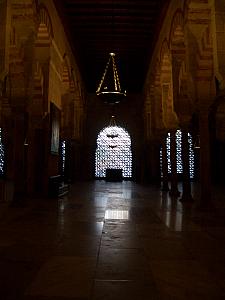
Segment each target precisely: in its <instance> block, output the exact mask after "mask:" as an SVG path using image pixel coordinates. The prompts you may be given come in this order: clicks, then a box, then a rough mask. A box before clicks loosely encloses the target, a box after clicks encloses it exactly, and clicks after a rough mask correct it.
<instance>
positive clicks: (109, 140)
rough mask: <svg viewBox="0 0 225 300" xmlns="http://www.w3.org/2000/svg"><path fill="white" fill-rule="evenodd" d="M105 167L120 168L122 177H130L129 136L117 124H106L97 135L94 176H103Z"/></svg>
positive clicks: (130, 155)
mask: <svg viewBox="0 0 225 300" xmlns="http://www.w3.org/2000/svg"><path fill="white" fill-rule="evenodd" d="M107 169H121V170H122V176H123V178H131V177H132V152H131V138H130V135H129V134H128V132H127V131H126V130H125V129H123V128H122V127H119V126H108V127H106V128H104V129H103V130H102V131H101V132H100V133H99V135H98V138H97V148H96V152H95V177H97V178H105V177H106V170H107Z"/></svg>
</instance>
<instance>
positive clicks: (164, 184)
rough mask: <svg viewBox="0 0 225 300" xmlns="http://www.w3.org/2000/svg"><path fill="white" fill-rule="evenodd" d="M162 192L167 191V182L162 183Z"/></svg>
mask: <svg viewBox="0 0 225 300" xmlns="http://www.w3.org/2000/svg"><path fill="white" fill-rule="evenodd" d="M161 190H162V191H163V192H168V191H169V190H170V188H169V185H168V183H163V184H162V189H161Z"/></svg>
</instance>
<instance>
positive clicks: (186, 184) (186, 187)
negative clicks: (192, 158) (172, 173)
mask: <svg viewBox="0 0 225 300" xmlns="http://www.w3.org/2000/svg"><path fill="white" fill-rule="evenodd" d="M182 162H183V178H182V186H183V193H182V197H181V199H180V201H182V202H190V201H193V198H192V195H191V182H190V167H189V142H188V130H187V129H183V130H182Z"/></svg>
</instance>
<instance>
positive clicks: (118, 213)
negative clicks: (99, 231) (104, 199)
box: [105, 210, 129, 220]
mask: <svg viewBox="0 0 225 300" xmlns="http://www.w3.org/2000/svg"><path fill="white" fill-rule="evenodd" d="M105 219H106V220H128V219H129V211H128V210H106V212H105Z"/></svg>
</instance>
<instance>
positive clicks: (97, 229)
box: [0, 181, 225, 300]
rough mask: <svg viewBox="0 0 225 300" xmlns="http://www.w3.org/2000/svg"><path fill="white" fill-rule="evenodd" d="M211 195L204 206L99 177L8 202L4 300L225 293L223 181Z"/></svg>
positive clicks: (0, 277) (1, 233)
mask: <svg viewBox="0 0 225 300" xmlns="http://www.w3.org/2000/svg"><path fill="white" fill-rule="evenodd" d="M194 196H195V199H198V197H199V196H198V189H197V188H196V189H194ZM213 197H214V204H215V207H214V209H213V211H211V212H209V211H201V210H199V209H197V205H196V203H197V201H196V202H194V204H193V205H182V204H181V203H180V202H179V201H178V200H177V199H171V198H170V197H169V195H168V193H165V192H161V191H160V189H159V188H157V187H151V186H142V185H138V184H135V183H132V182H122V183H121V182H120V183H110V182H105V181H96V182H89V183H77V184H74V185H72V186H71V190H70V193H69V195H67V196H66V197H64V198H62V199H58V200H57V199H35V200H34V199H33V200H30V201H28V202H27V203H26V204H25V205H24V206H21V207H17V206H10V207H9V206H8V204H7V203H0V299H2V300H106V299H107V300H122V299H123V300H150V299H163V300H164V299H174V300H176V299H204V300H215V299H216V300H217V299H225V196H224V193H223V190H221V191H219V190H218V189H217V190H216V192H215V193H213Z"/></svg>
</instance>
